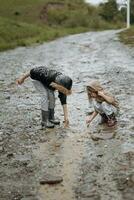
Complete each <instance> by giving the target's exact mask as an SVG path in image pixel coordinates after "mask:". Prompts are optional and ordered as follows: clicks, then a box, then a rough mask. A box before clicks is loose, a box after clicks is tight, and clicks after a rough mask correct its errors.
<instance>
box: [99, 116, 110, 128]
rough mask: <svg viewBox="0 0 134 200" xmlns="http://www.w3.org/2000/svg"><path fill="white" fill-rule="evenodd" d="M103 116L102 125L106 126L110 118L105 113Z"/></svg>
mask: <svg viewBox="0 0 134 200" xmlns="http://www.w3.org/2000/svg"><path fill="white" fill-rule="evenodd" d="M100 115H101V121H100V123H99V124H100V125H101V124H105V123H107V122H108V117H107V116H106V114H105V113H102V114H100Z"/></svg>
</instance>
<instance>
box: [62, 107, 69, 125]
mask: <svg viewBox="0 0 134 200" xmlns="http://www.w3.org/2000/svg"><path fill="white" fill-rule="evenodd" d="M63 113H64V127H65V128H67V127H68V126H69V120H68V109H67V104H64V105H63Z"/></svg>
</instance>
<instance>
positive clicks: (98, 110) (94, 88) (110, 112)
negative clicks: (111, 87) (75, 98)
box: [86, 81, 118, 127]
mask: <svg viewBox="0 0 134 200" xmlns="http://www.w3.org/2000/svg"><path fill="white" fill-rule="evenodd" d="M87 95H88V99H89V102H92V103H93V106H94V112H93V113H92V114H91V115H89V116H87V118H86V123H87V124H88V125H89V124H90V123H91V121H92V120H93V119H94V118H95V117H96V116H97V115H98V114H100V115H101V124H103V123H106V124H107V125H108V126H109V127H112V126H114V125H115V124H116V122H117V120H116V114H117V110H118V102H117V101H116V99H115V98H114V97H112V96H111V95H110V94H108V93H107V92H105V91H104V89H103V88H102V86H101V85H100V83H99V82H98V81H94V82H92V83H91V84H89V85H88V86H87Z"/></svg>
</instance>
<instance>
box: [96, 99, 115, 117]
mask: <svg viewBox="0 0 134 200" xmlns="http://www.w3.org/2000/svg"><path fill="white" fill-rule="evenodd" d="M93 105H94V109H95V110H96V111H97V112H98V113H99V114H103V113H105V114H106V115H107V116H109V115H111V114H113V113H114V114H115V115H116V114H117V108H116V107H114V106H113V105H111V104H109V103H107V102H105V101H104V102H102V103H99V102H96V101H94V102H93Z"/></svg>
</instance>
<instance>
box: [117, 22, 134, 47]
mask: <svg viewBox="0 0 134 200" xmlns="http://www.w3.org/2000/svg"><path fill="white" fill-rule="evenodd" d="M119 37H120V41H121V42H123V43H124V44H127V45H130V46H134V26H131V28H130V29H127V30H125V31H123V32H121V33H120V34H119Z"/></svg>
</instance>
